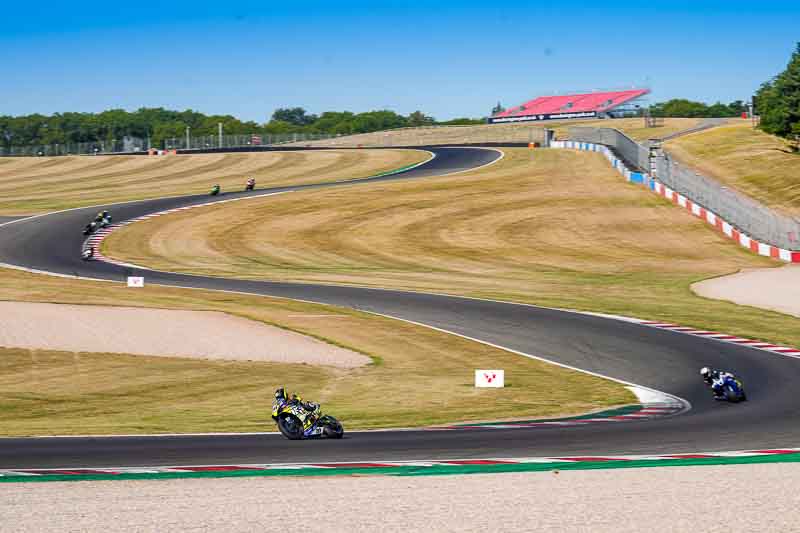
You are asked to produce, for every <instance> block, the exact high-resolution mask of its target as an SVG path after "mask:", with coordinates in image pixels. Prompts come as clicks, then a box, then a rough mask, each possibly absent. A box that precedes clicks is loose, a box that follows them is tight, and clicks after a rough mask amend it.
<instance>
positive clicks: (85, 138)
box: [0, 107, 483, 147]
mask: <svg viewBox="0 0 800 533" xmlns="http://www.w3.org/2000/svg"><path fill="white" fill-rule="evenodd" d="M482 122H483V121H482V120H481V119H468V118H464V119H456V120H450V121H447V122H437V121H436V120H435V119H434V118H433V117H430V116H428V115H425V114H424V113H422V112H421V111H415V112H413V113H411V114H410V115H408V116H403V115H399V114H397V113H395V112H394V111H387V110H380V111H369V112H366V113H350V112H348V111H344V112H338V111H329V112H325V113H322V114H321V115H312V114H308V113H307V112H306V111H305V110H304V109H303V108H301V107H293V108H282V109H278V110H276V111H275V113H273V115H272V118H271V120H270V121H269V122H267V123H265V124H259V123H257V122H254V121H242V120H239V119H238V118H236V117H233V116H231V115H204V114H203V113H199V112H197V111H192V110H186V111H171V110H168V109H163V108H141V109H139V110H137V111H133V112H129V111H124V110H122V109H112V110H109V111H103V112H102V113H56V114H54V115H50V116H45V115H40V114H34V115H25V116H19V117H11V116H0V146H2V147H10V146H30V145H51V144H71V143H82V142H100V141H111V140H121V139H123V138H124V137H138V138H141V139H150V142H151V145H152V146H161V145H162V143H163V141H164V140H166V139H171V138H183V137H184V136H185V135H186V129H187V128H189V131H190V134H191V135H192V136H193V137H197V136H203V135H216V134H217V133H218V131H219V130H218V128H219V124H220V123H221V124H222V129H223V132H224V133H225V134H232V135H235V134H245V135H246V134H281V133H328V134H351V133H368V132H372V131H379V130H385V129H391V128H402V127H409V126H426V125H431V124H480V123H482Z"/></svg>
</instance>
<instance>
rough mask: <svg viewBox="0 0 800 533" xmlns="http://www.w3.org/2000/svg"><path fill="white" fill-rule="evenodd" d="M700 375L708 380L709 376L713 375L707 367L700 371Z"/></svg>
mask: <svg viewBox="0 0 800 533" xmlns="http://www.w3.org/2000/svg"><path fill="white" fill-rule="evenodd" d="M700 375H701V376H703V378H707V377H708V376H710V375H711V369H710V368H708V367H707V366H704V367H703V368H701V369H700Z"/></svg>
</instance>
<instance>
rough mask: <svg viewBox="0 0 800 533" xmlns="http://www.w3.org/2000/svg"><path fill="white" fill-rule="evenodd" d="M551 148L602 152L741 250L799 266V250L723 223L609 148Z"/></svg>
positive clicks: (570, 144) (572, 144)
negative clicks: (777, 244) (773, 242)
mask: <svg viewBox="0 0 800 533" xmlns="http://www.w3.org/2000/svg"><path fill="white" fill-rule="evenodd" d="M551 147H552V148H567V149H573V150H583V151H589V152H598V153H601V154H603V155H604V156H605V157H606V159H608V161H609V162H610V163H611V165H612V166H613V167H614V168H615V169H617V170H618V171H619V173H620V174H622V175H623V176H625V179H627V180H628V181H629V182H631V183H637V184H640V185H643V186H645V187H647V188H648V189H650V190H651V191H653V192H654V193H656V194H658V195H659V196H662V197H664V198H666V199H667V200H669V201H671V202H672V203H674V204H675V205H677V206H679V207H683V208H684V209H686V210H687V211H688V212H689V213H691V214H692V215H694V216H696V217H697V218H700V219H702V220H705V221H706V222H707V223H708V224H711V225H712V226H714V227H715V228H717V230H719V231H720V232H721V233H722V234H723V235H725V236H726V237H728V238H730V239H732V240H734V241H736V242H737V243H739V244H740V245H741V246H742V247H744V248H747V249H749V250H751V251H752V252H754V253H757V254H758V255H763V256H765V257H771V258H773V259H778V260H781V261H786V262H789V263H800V251H795V250H790V249H787V248H781V247H778V246H774V245H772V244H769V243H766V242H762V241H759V240H758V239H755V238H753V237H752V236H751V235H749V234H747V233H746V232H745V231H743V230H741V229H740V228H737V227H735V226H734V225H732V224H731V223H730V222H727V221H726V220H724V219H723V218H722V217H721V216H720V215H719V214H717V213H716V212H714V211H712V210H711V209H708V208H706V207H705V206H703V205H701V204H699V203H697V202H695V201H693V200H690V199H689V198H687V197H686V196H685V195H683V194H681V193H679V192H677V191H675V190H673V189H671V188H670V187H668V186H667V185H665V184H663V183H661V181H659V180H658V179H656V178H655V177H653V176H651V175H650V174H649V173H647V172H642V171H639V170H635V171H634V170H631V169H630V168H629V166H628V164H626V163H625V162H624V161H623V160H622V159H620V158H619V157H618V156H617V154H615V153H614V151H613V150H611V148H609V147H608V146H605V145H603V144H597V143H591V142H583V141H553V142H552V143H551Z"/></svg>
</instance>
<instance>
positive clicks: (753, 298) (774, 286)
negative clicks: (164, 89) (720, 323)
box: [692, 265, 800, 317]
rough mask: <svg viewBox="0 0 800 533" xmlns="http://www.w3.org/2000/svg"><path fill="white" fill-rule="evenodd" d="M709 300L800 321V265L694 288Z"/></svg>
mask: <svg viewBox="0 0 800 533" xmlns="http://www.w3.org/2000/svg"><path fill="white" fill-rule="evenodd" d="M692 290H693V291H694V292H695V293H696V294H698V295H700V296H704V297H706V298H713V299H715V300H728V301H730V302H733V303H737V304H740V305H752V306H754V307H761V308H762V309H769V310H771V311H778V312H779V313H786V314H787V315H793V316H796V317H800V265H787V266H785V267H783V268H758V269H753V270H745V271H743V272H739V273H738V274H733V275H730V276H722V277H719V278H714V279H708V280H705V281H701V282H698V283H694V284H692Z"/></svg>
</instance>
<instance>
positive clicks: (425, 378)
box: [0, 269, 635, 436]
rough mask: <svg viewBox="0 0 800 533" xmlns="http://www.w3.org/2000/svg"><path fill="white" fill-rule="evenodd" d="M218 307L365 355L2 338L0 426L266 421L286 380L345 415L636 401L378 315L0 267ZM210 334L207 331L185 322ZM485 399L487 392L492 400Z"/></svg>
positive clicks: (197, 425) (16, 292)
mask: <svg viewBox="0 0 800 533" xmlns="http://www.w3.org/2000/svg"><path fill="white" fill-rule="evenodd" d="M87 295H89V297H90V299H91V302H92V303H93V304H97V305H125V306H139V307H156V308H170V309H191V310H216V311H223V312H228V313H231V314H235V315H239V316H243V317H246V318H250V319H253V320H258V321H262V322H264V323H267V324H272V325H276V326H279V327H283V328H287V329H290V330H293V331H297V332H299V333H304V334H307V335H312V336H314V337H316V338H319V339H322V340H326V341H328V342H332V343H334V344H337V345H340V346H343V347H346V348H350V349H355V350H358V351H361V352H363V353H366V354H367V355H369V356H371V357H372V358H373V361H375V363H374V364H372V365H368V366H366V367H362V368H358V369H355V370H351V371H344V370H338V369H334V368H330V367H314V366H310V365H297V364H295V365H289V364H277V363H257V362H252V363H250V362H235V361H228V362H226V361H206V360H188V359H178V358H164V357H142V356H132V355H125V354H97V353H67V352H57V351H50V350H25V349H15V348H0V435H6V436H11V435H17V436H21V435H48V434H51V435H52V434H58V435H68V434H111V433H160V432H218V431H245V432H247V431H265V430H273V429H274V426H273V424H272V421H271V419H270V417H269V412H268V411H269V408H270V405H271V397H272V392H273V390H274V389H275V388H277V387H278V386H281V385H285V386H286V387H287V388H289V389H290V390H292V391H298V392H301V393H302V394H303V395H304V396H305V397H307V398H309V399H315V400H319V401H321V402H322V403H323V407H324V408H325V409H326V410H328V411H329V412H331V413H332V414H335V415H336V416H337V417H339V418H341V419H342V421H343V423H344V424H345V425H346V427H347V428H349V429H355V428H379V427H397V426H419V425H430V424H443V423H451V422H457V421H465V420H487V419H490V418H492V417H493V416H494V417H496V413H497V412H498V410H513V411H514V412H515V413H518V415H519V416H520V417H523V418H525V417H550V416H560V415H564V414H574V413H581V412H586V411H590V410H596V409H602V408H605V407H610V406H615V405H622V404H627V403H631V402H634V401H635V399H634V397H633V396H632V394H631V393H630V392H629V391H627V390H626V389H624V388H623V387H622V386H620V385H619V384H617V383H614V382H610V381H607V380H603V379H598V378H595V377H592V376H588V375H586V374H581V373H579V372H573V371H568V370H565V369H563V368H560V367H556V366H553V365H549V364H546V363H542V362H539V361H534V360H530V359H526V358H524V357H520V356H519V355H516V354H512V353H509V352H505V351H502V350H498V349H495V348H492V347H489V346H485V345H482V344H479V343H476V342H472V341H468V340H465V339H462V338H460V337H456V336H453V335H448V334H445V333H441V332H438V331H434V330H431V329H428V328H424V327H420V326H415V325H413V324H408V323H405V322H399V321H395V320H391V319H387V318H383V317H379V316H375V315H368V314H364V313H359V312H356V311H351V310H347V309H341V308H335V307H330V306H322V305H312V304H306V303H301V302H293V301H289V300H281V299H276V298H265V297H259V296H247V295H236V294H228V293H219V292H212V291H199V290H188V289H175V288H167V287H157V286H149V287H145V288H144V289H128V288H127V287H125V286H123V285H121V284H112V283H104V282H92V281H85V280H69V279H64V278H57V277H49V276H42V275H36V274H30V273H26V272H21V271H16V270H8V269H0V299H3V300H12V301H33V302H55V303H72V304H83V303H85V302H86V301H87ZM188 333H189V334H213V332H188ZM497 366H499V367H501V368H505V370H506V381H507V388H505V389H475V388H474V387H473V386H472V380H473V372H474V369H475V368H481V367H497ZM487 400H491V401H487Z"/></svg>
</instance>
